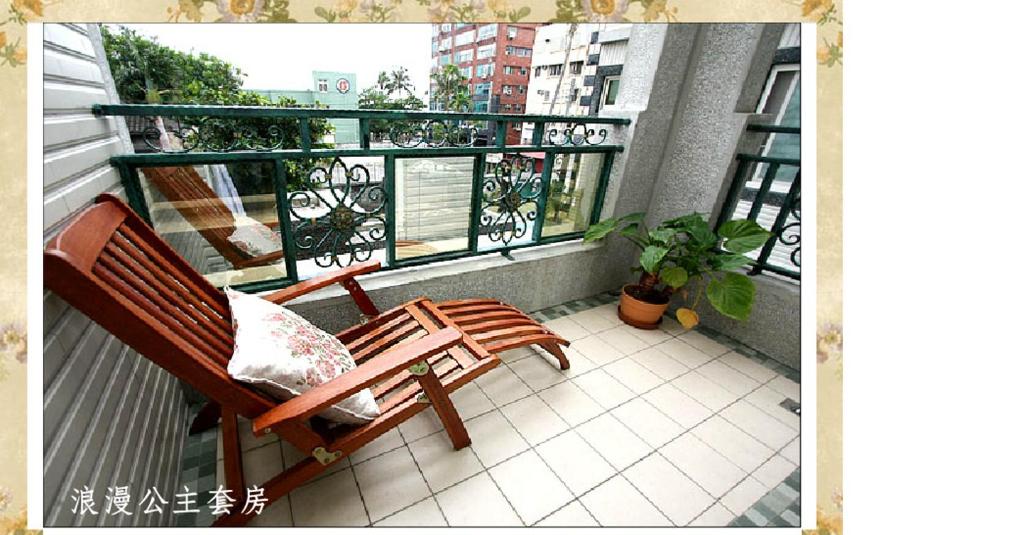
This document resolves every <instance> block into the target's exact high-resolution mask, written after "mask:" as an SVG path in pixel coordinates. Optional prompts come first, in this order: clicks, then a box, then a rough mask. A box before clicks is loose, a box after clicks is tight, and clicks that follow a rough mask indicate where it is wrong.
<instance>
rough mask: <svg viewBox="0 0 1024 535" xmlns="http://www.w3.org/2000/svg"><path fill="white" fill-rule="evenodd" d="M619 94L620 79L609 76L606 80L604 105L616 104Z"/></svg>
mask: <svg viewBox="0 0 1024 535" xmlns="http://www.w3.org/2000/svg"><path fill="white" fill-rule="evenodd" d="M618 96H619V79H618V77H615V78H608V79H606V80H605V81H604V105H605V106H614V105H615V99H617V98H618Z"/></svg>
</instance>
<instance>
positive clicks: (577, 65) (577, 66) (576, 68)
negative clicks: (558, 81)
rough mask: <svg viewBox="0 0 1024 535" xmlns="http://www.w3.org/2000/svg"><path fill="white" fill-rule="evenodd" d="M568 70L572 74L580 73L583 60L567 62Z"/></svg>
mask: <svg viewBox="0 0 1024 535" xmlns="http://www.w3.org/2000/svg"><path fill="white" fill-rule="evenodd" d="M569 71H570V72H572V73H573V74H580V73H582V72H583V62H582V61H574V62H572V63H570V64H569Z"/></svg>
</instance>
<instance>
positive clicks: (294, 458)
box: [281, 440, 352, 481]
mask: <svg viewBox="0 0 1024 535" xmlns="http://www.w3.org/2000/svg"><path fill="white" fill-rule="evenodd" d="M281 453H282V454H283V455H284V466H285V467H291V466H293V465H295V463H297V462H299V461H302V460H305V459H306V458H307V457H309V455H307V454H305V453H303V452H301V451H299V450H298V449H296V448H295V446H292V445H291V444H289V443H288V442H286V441H284V440H282V441H281ZM351 466H352V462H351V459H350V458H349V457H344V458H342V459H339V460H338V461H337V462H335V463H334V464H332V465H330V466H328V467H327V468H326V469H325V470H324V471H323V472H321V473H319V474H317V475H316V476H315V477H313V478H312V479H310V481H316V480H317V479H320V478H322V477H326V476H327V475H330V474H333V473H335V472H338V471H339V470H344V469H345V468H349V467H351Z"/></svg>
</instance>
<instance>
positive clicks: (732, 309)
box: [707, 272, 757, 321]
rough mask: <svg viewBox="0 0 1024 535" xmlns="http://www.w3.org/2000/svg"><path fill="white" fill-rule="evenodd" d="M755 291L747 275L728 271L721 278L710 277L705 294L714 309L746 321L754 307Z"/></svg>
mask: <svg viewBox="0 0 1024 535" xmlns="http://www.w3.org/2000/svg"><path fill="white" fill-rule="evenodd" d="M756 291H757V289H756V288H755V287H754V283H753V282H752V281H751V280H750V278H749V277H747V276H746V275H741V274H739V273H732V272H729V273H726V274H725V276H724V277H722V279H721V280H718V279H711V281H710V282H708V287H707V296H708V301H709V302H710V303H711V306H713V307H715V310H718V311H719V312H721V313H722V314H724V315H726V316H729V317H730V318H733V319H737V320H740V321H746V319H747V318H748V317H750V310H751V309H752V308H753V307H754V294H755V293H756Z"/></svg>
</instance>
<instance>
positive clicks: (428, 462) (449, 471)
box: [409, 433, 484, 493]
mask: <svg viewBox="0 0 1024 535" xmlns="http://www.w3.org/2000/svg"><path fill="white" fill-rule="evenodd" d="M409 451H411V452H412V456H413V457H414V458H415V459H416V464H417V465H419V469H420V471H421V472H423V477H424V478H426V480H427V485H429V486H430V490H431V492H435V493H436V492H440V491H442V490H444V489H446V488H448V487H450V486H452V485H454V484H456V483H458V482H459V481H462V480H463V479H466V478H468V477H469V476H472V475H474V474H478V473H480V472H482V471H483V469H484V467H483V465H481V464H480V461H478V460H477V459H476V455H475V454H474V453H473V450H472V449H470V448H462V449H461V450H455V449H453V448H452V443H451V440H449V439H448V434H447V433H435V434H433V435H430V436H427V437H424V438H421V439H419V440H417V441H415V442H410V443H409Z"/></svg>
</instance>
